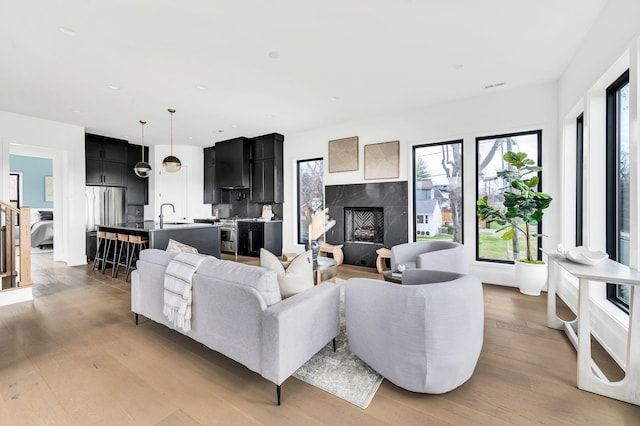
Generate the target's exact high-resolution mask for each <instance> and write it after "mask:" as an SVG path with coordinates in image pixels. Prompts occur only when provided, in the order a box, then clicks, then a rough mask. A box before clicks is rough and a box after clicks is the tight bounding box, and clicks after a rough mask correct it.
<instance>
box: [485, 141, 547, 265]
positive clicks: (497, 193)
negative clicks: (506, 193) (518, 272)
mask: <svg viewBox="0 0 640 426" xmlns="http://www.w3.org/2000/svg"><path fill="white" fill-rule="evenodd" d="M508 151H515V152H525V153H527V157H528V158H530V159H532V160H534V161H537V165H538V166H541V165H542V164H541V163H542V161H541V158H542V154H541V152H542V131H541V130H536V131H530V132H521V133H513V134H507V135H498V136H486V137H481V138H476V161H477V171H478V175H477V187H476V200H479V199H480V198H482V197H484V196H485V195H486V196H488V202H489V204H490V205H493V206H496V207H497V206H501V205H502V202H503V201H504V197H503V195H502V193H503V189H504V187H505V186H506V184H507V182H505V181H504V180H503V179H501V178H499V177H498V176H497V172H498V171H500V170H504V169H505V168H506V166H507V163H505V161H504V160H503V156H504V154H505V153H506V152H508ZM539 178H540V182H539V183H538V188H539V187H540V185H542V176H541V175H539ZM500 228H501V226H500V225H498V224H496V223H491V224H487V223H485V222H484V221H481V220H480V219H477V226H476V237H477V238H476V241H477V243H476V258H477V259H478V260H483V261H489V262H504V263H513V262H514V260H515V259H520V258H523V257H526V240H525V237H524V236H523V235H522V233H520V232H518V233H516V235H515V236H514V238H513V239H511V240H509V241H504V240H503V239H502V234H503V233H504V231H503V232H496V231H497V230H499V229H500ZM532 232H533V233H538V234H541V233H542V224H541V223H538V226H537V229H532ZM531 238H532V242H533V239H534V238H535V239H537V240H538V241H536V242H535V243H534V247H535V246H537V247H538V248H540V247H541V242H540V239H539V238H536V237H531ZM536 251H537V253H538V259H540V250H536Z"/></svg>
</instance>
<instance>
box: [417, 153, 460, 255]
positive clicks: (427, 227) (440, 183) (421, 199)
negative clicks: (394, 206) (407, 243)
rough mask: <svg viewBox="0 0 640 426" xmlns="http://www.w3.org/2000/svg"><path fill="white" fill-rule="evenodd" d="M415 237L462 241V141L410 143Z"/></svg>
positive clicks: (418, 239) (419, 238)
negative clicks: (425, 143)
mask: <svg viewBox="0 0 640 426" xmlns="http://www.w3.org/2000/svg"><path fill="white" fill-rule="evenodd" d="M413 170H414V173H413V188H414V193H413V208H414V211H413V216H414V217H415V218H416V220H415V223H416V227H415V229H414V237H413V239H414V241H426V240H436V239H437V240H450V241H456V242H459V243H462V237H463V232H462V141H461V140H457V141H451V142H442V143H435V144H428V145H417V146H414V147H413Z"/></svg>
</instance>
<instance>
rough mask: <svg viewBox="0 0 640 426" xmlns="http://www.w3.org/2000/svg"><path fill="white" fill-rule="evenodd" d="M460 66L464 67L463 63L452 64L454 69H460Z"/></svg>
mask: <svg viewBox="0 0 640 426" xmlns="http://www.w3.org/2000/svg"><path fill="white" fill-rule="evenodd" d="M462 68H464V65H463V64H455V65H454V66H453V69H454V70H461V69H462Z"/></svg>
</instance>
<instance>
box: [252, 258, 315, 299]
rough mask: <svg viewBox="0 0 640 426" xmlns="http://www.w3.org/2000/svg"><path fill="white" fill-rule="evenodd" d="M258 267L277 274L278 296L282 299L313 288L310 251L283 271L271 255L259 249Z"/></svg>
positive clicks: (282, 267) (283, 268)
mask: <svg viewBox="0 0 640 426" xmlns="http://www.w3.org/2000/svg"><path fill="white" fill-rule="evenodd" d="M260 266H262V267H263V268H267V269H269V270H272V271H275V272H276V273H277V274H278V285H279V286H280V295H281V296H282V298H283V299H286V298H287V297H289V296H293V295H294V294H298V293H300V292H303V291H305V290H308V289H310V288H313V259H312V257H311V251H307V252H306V253H302V254H299V255H298V256H296V258H295V259H293V260H292V261H291V262H290V263H289V266H288V267H287V268H286V269H285V267H284V266H283V265H282V262H280V259H278V258H277V257H276V256H275V255H274V254H273V253H271V252H270V251H268V250H265V249H260Z"/></svg>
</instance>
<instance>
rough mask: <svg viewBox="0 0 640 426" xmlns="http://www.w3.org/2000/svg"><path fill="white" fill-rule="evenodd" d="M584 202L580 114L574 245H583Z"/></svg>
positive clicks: (582, 123) (577, 130)
mask: <svg viewBox="0 0 640 426" xmlns="http://www.w3.org/2000/svg"><path fill="white" fill-rule="evenodd" d="M583 203H584V116H583V114H580V115H579V116H578V118H577V119H576V247H578V246H581V245H583V242H582V224H583V218H584V216H583V210H582V209H583Z"/></svg>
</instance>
